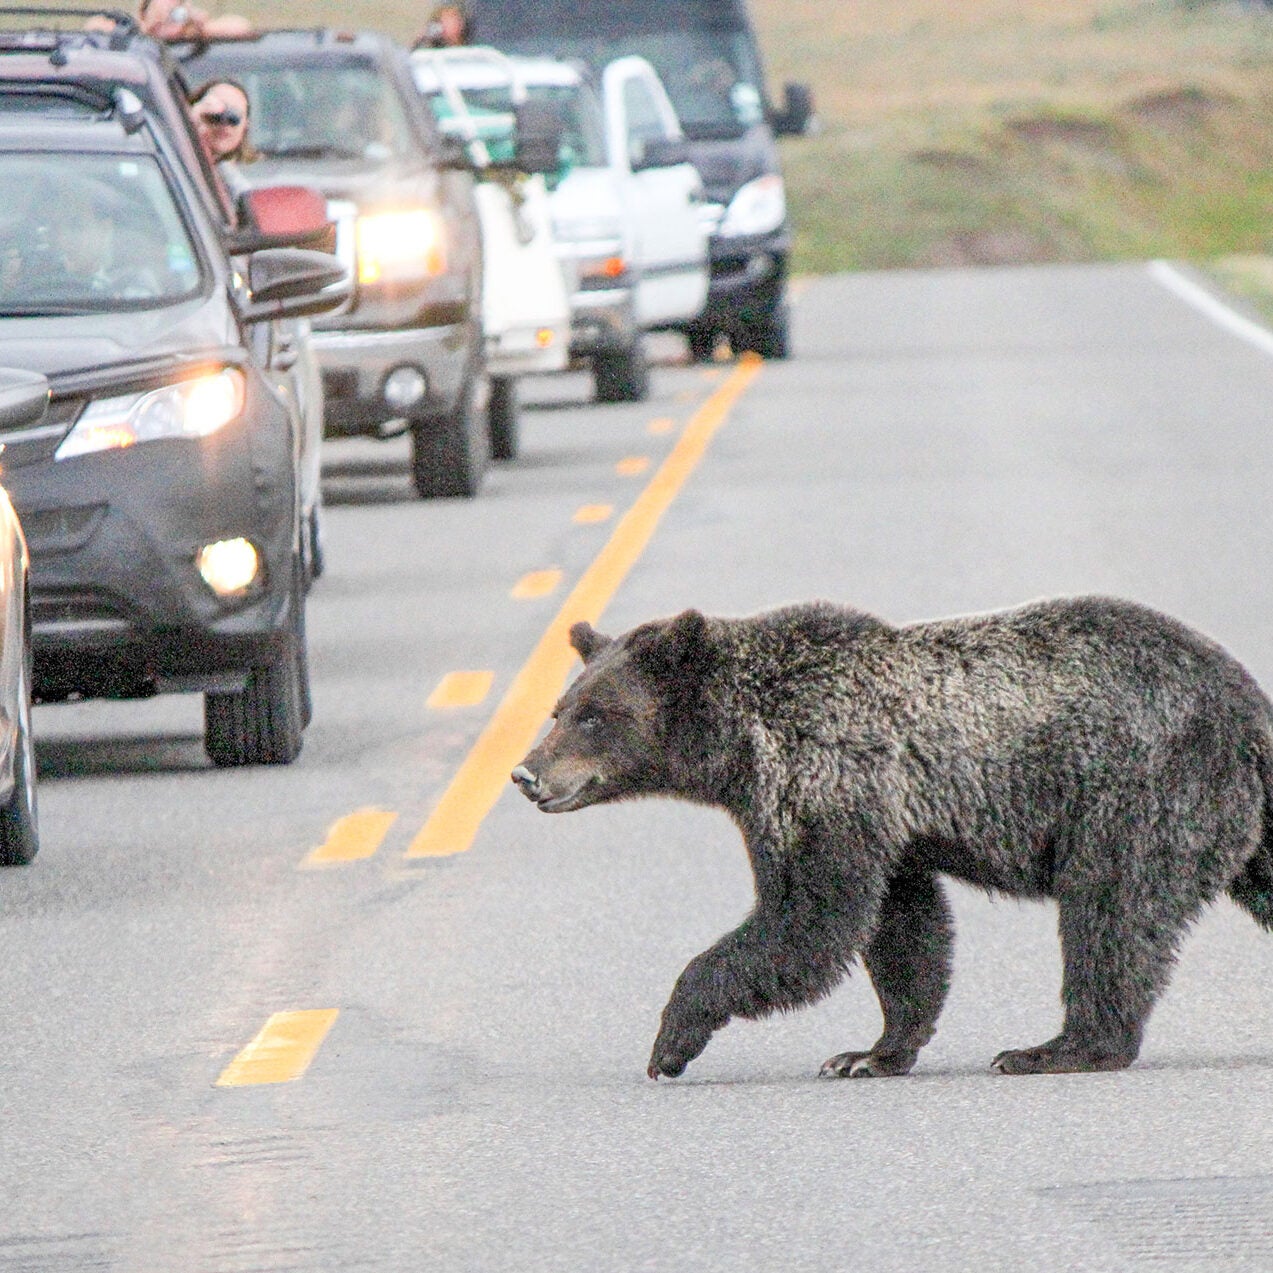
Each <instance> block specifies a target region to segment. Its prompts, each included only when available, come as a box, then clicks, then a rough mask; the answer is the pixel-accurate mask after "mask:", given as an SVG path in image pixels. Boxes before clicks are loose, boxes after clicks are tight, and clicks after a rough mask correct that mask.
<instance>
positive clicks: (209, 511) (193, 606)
mask: <svg viewBox="0 0 1273 1273" xmlns="http://www.w3.org/2000/svg"><path fill="white" fill-rule="evenodd" d="M121 17H122V15H121ZM4 18H5V13H4V11H3V10H0V22H3V20H4ZM180 84H181V81H180V76H179V73H178V72H177V69H176V67H175V64H174V63H173V62H172V61H171V59H170V57H169V55H168V54H167V52H166V51H165V50H164V49H162V48H161V47H159V46H157V45H155V44H153V43H152V42H151V41H149V40H147V39H145V38H144V37H141V36H139V35H137V33H136V31H135V29H133V28H131V26H130V25H129V24H127V22H126V21H125V22H124V23H122V24H121V25H120V26H118V27H117V29H116V32H115V34H113V35H100V34H92V33H86V32H83V31H71V32H67V31H62V32H58V31H53V30H34V31H32V30H27V31H0V189H3V190H4V191H5V197H4V199H3V201H2V202H0V364H4V365H7V366H11V367H20V368H25V369H27V370H31V371H37V372H41V373H43V374H44V375H46V376H47V377H48V380H49V384H50V388H51V390H52V401H51V404H50V410H49V413H48V416H47V417H46V419H45V420H44V421H43V422H42V423H40V424H39V425H37V426H34V427H31V428H27V429H21V430H17V431H13V432H10V433H8V434H7V435H6V437H5V449H4V476H5V485H6V487H7V488H8V491H9V494H10V496H11V498H12V501H13V504H14V506H15V507H16V508H17V510H18V512H19V515H20V517H21V519H22V524H23V527H24V530H25V531H26V535H27V541H28V547H29V551H30V557H31V566H30V576H31V618H32V643H33V650H34V695H35V698H36V699H37V700H38V701H43V702H51V701H59V700H63V699H67V698H72V697H119V698H135V697H143V696H148V695H151V694H154V693H157V692H160V691H166V690H195V691H200V692H202V693H203V694H204V696H205V697H204V702H205V747H206V750H207V752H208V754H209V756H210V757H211V758H212V760H213V761H214V762H216V763H218V764H249V763H287V762H290V761H291V760H292V759H293V758H294V757H295V756H296V755H297V754H298V752H299V751H300V747H301V738H302V731H303V730H304V727H305V724H306V723H307V722H308V719H309V715H310V704H309V679H308V670H307V661H306V645H305V609H304V605H305V570H304V560H303V554H302V550H301V542H302V541H301V517H300V500H299V476H298V473H299V469H298V445H299V441H298V437H297V430H298V423H297V418H296V415H295V412H294V408H293V407H292V405H291V404H290V403H289V402H288V401H287V398H286V396H285V395H284V394H283V393H281V392H280V391H279V389H278V387H277V384H276V382H275V380H274V378H273V377H272V376H271V374H269V368H268V365H267V364H268V361H269V359H270V357H271V353H270V343H271V342H270V331H271V328H272V325H273V320H275V319H280V318H283V317H286V316H289V315H291V316H299V315H304V314H306V313H311V312H317V311H319V310H322V309H325V308H327V307H329V306H331V305H332V304H338V303H340V302H341V300H342V299H343V298H344V297H345V296H347V295H348V290H349V289H348V275H347V272H346V271H345V270H344V268H343V267H342V266H341V265H340V264H339V262H337V261H336V260H335V258H334V257H332V256H331V255H328V254H325V253H320V252H311V251H305V250H301V249H296V248H278V247H270V246H268V244H269V243H270V242H271V240H270V239H269V237H268V236H266V235H264V234H260V233H258V234H256V235H255V238H254V236H253V234H252V232H251V230H250V227H243V228H241V229H240V230H238V231H234V232H231V231H228V230H227V228H226V226H225V224H224V223H223V217H222V213H223V212H224V207H223V206H222V200H221V195H222V192H221V191H220V190H219V189H217V188H214V186H213V184H212V182H211V178H210V175H209V172H208V170H207V169H206V167H205V166H203V165H202V162H201V160H200V158H199V155H198V153H197V152H198V147H197V141H196V140H195V135H194V133H193V131H192V129H191V125H190V121H189V118H188V115H186V114H184V111H185V107H184V98H183V96H182V95H181V91H180ZM255 193H256V195H257V196H259V197H260V202H261V206H262V207H267V206H269V201H268V198H267V192H264V191H257V192H255ZM280 193H283V192H280ZM299 193H301V194H303V193H304V192H299ZM314 199H315V200H316V202H317V204H318V208H317V212H318V217H317V220H316V219H315V218H314V217H313V216H311V217H310V219H309V221H308V223H304V222H305V218H304V217H301V218H300V219H299V220H298V221H297V223H296V226H295V228H296V229H297V230H298V232H299V231H302V230H304V231H305V232H308V233H313V232H315V231H316V230H318V229H321V224H322V222H321V218H322V216H323V206H322V201H321V200H317V197H316V196H314ZM273 228H274V229H275V230H281V231H286V228H287V227H286V226H282V227H280V226H279V225H278V224H275V225H274V226H273ZM284 237H285V235H284ZM253 248H259V249H260V250H256V251H251V250H250V249H253ZM232 250H233V251H235V252H237V253H241V255H239V256H237V257H236V258H235V259H234V260H232V259H231V255H230V253H231V251H232Z"/></svg>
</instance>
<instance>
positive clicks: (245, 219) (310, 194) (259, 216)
mask: <svg viewBox="0 0 1273 1273" xmlns="http://www.w3.org/2000/svg"><path fill="white" fill-rule="evenodd" d="M239 220H240V221H241V222H242V226H243V228H242V229H239V230H232V231H230V232H229V233H227V234H226V236H225V237H226V246H227V247H228V249H229V251H230V253H231V255H234V256H237V255H240V254H242V253H247V252H259V251H261V250H262V249H263V248H287V247H294V248H312V249H314V250H315V251H319V252H334V251H335V250H336V227H335V226H334V225H333V224H332V222H331V221H329V220H328V218H327V200H326V199H324V198H323V196H322V195H320V194H319V193H318V192H317V191H316V190H311V189H310V188H309V187H308V186H261V187H260V188H259V189H256V190H248V191H245V192H244V193H243V195H242V196H241V197H240V199H239Z"/></svg>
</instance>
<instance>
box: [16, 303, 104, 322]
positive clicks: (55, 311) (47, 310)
mask: <svg viewBox="0 0 1273 1273" xmlns="http://www.w3.org/2000/svg"><path fill="white" fill-rule="evenodd" d="M101 312H102V310H101V308H100V306H99V304H98V302H96V301H89V302H85V303H79V304H70V303H68V304H65V305H49V304H43V305H6V306H4V307H3V308H0V318H59V317H64V316H65V315H67V314H100V313H101Z"/></svg>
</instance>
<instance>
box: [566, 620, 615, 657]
mask: <svg viewBox="0 0 1273 1273" xmlns="http://www.w3.org/2000/svg"><path fill="white" fill-rule="evenodd" d="M570 644H571V645H573V646H574V647H575V651H576V652H577V653H578V655H579V657H580V658H581V659H583V661H584V662H585V663H587V662H588V660H589V659H590V658H592V656H593V655H594V654H597V653H598V652H600V651H601V650H604V649H605V648H606V646H607V645H609V644H610V638H609V637H608V636H602V635H601V633H600V632H598V631H597V630H596V628H594V627H593V626H592V624H590V623H587V622H581V623H574V624H571V627H570Z"/></svg>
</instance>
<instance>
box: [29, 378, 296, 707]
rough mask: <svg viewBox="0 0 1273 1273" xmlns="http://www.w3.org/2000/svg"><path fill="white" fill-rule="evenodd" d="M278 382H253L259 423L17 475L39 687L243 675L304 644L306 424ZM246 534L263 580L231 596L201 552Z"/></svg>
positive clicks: (196, 686)
mask: <svg viewBox="0 0 1273 1273" xmlns="http://www.w3.org/2000/svg"><path fill="white" fill-rule="evenodd" d="M263 396H264V395H263V394H261V393H254V391H253V390H251V389H250V390H249V412H253V411H255V414H254V415H253V417H252V423H251V425H250V427H248V426H246V425H245V426H244V427H238V426H235V425H230V426H227V427H226V428H225V429H223V430H221V431H220V432H219V433H217V434H214V435H212V436H211V437H208V438H205V439H203V440H202V441H201V442H197V443H196V442H189V441H176V440H173V441H161V442H146V443H142V444H140V445H137V446H134V447H129V448H127V449H125V450H117V451H107V452H101V453H98V454H94V455H85V456H78V457H74V458H72V459H67V460H62V461H53V460H48V461H44V462H41V463H39V464H33V465H31V466H29V467H24V468H18V469H15V470H13V471H12V472H10V473H7V474H6V475H5V482H6V485H7V487H8V489H9V493H10V496H11V498H12V500H13V503H14V506H15V508H17V510H18V512H19V516H20V517H21V519H22V523H23V527H24V529H25V531H26V535H27V544H28V550H29V552H30V558H31V565H30V590H31V591H30V597H31V620H32V622H31V638H32V647H33V653H34V656H35V686H34V692H35V697H36V698H37V699H39V700H41V701H56V700H59V699H64V698H66V697H68V696H69V695H73V694H78V695H83V696H85V697H119V698H133V697H143V696H146V695H148V694H154V693H158V692H160V691H163V690H172V689H192V690H209V689H217V690H226V689H235V688H238V687H240V686H241V685H242V684H243V682H244V680H245V678H246V675H247V673H248V672H249V670H250V669H251V668H253V667H258V666H261V665H262V664H264V663H266V662H268V661H270V660H271V659H272V658H273V657H274V656H275V655H276V654H277V653H278V652H279V651H280V650H281V649H285V648H288V647H290V645H291V644H293V643H294V639H295V637H294V631H293V626H294V625H293V623H292V619H291V612H292V605H291V598H292V594H293V591H294V587H295V568H296V554H297V551H298V539H297V537H298V533H299V532H298V517H297V510H296V479H295V471H294V468H293V460H292V452H291V443H290V437H289V430H290V426H289V423H288V421H287V417H286V413H285V411H284V410H283V408H282V407H281V405H280V404H278V403H277V401H276V400H272V399H271V400H270V402H269V403H268V405H266V406H265V407H264V408H263V407H262V398H263ZM254 397H255V398H256V399H257V401H256V404H255V408H254V406H253V398H254ZM240 536H241V537H243V538H246V539H248V540H250V541H251V542H252V543H253V545H254V546H255V547H256V549H257V552H258V554H259V556H260V558H261V562H262V568H263V577H262V583H261V586H260V587H259V588H258V589H256V590H255V591H253V592H252V593H251V594H250V595H248V596H244V597H242V598H239V599H233V600H231V599H223V598H218V597H217V596H216V594H215V593H213V591H212V590H211V588H209V587H208V585H207V584H206V583H205V582H204V581H203V579H202V577H201V576H200V574H199V572H198V568H197V566H196V555H197V553H198V551H199V549H200V548H201V547H202V546H203V545H205V544H209V543H213V542H216V541H218V540H223V539H231V538H236V537H240Z"/></svg>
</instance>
